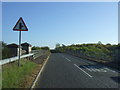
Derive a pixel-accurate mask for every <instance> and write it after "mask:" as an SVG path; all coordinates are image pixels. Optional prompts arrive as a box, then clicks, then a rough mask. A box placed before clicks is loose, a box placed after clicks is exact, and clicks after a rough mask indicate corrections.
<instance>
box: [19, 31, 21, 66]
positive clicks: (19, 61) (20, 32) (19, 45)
mask: <svg viewBox="0 0 120 90" xmlns="http://www.w3.org/2000/svg"><path fill="white" fill-rule="evenodd" d="M20 48H21V31H19V59H18V67H20Z"/></svg>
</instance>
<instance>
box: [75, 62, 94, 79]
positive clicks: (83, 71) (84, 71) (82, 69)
mask: <svg viewBox="0 0 120 90" xmlns="http://www.w3.org/2000/svg"><path fill="white" fill-rule="evenodd" d="M74 65H75V66H76V67H77V68H78V69H80V70H81V71H83V72H84V73H85V74H87V75H88V76H89V77H91V78H92V76H91V75H90V74H88V73H87V72H85V71H84V70H83V69H81V68H80V67H79V66H77V65H76V64H74Z"/></svg>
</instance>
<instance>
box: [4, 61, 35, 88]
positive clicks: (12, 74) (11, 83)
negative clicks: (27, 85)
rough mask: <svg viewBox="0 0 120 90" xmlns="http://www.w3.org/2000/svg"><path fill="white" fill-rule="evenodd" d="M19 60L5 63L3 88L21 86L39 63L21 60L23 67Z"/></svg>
mask: <svg viewBox="0 0 120 90" xmlns="http://www.w3.org/2000/svg"><path fill="white" fill-rule="evenodd" d="M17 65H18V64H17V61H16V62H13V63H10V64H7V65H4V66H3V68H2V70H3V71H2V88H20V87H21V84H22V83H23V81H25V79H26V77H27V76H28V75H30V74H32V71H33V69H34V68H36V67H37V64H36V63H34V62H31V61H28V60H21V67H18V66H17Z"/></svg>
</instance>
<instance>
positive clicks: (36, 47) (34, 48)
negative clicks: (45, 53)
mask: <svg viewBox="0 0 120 90" xmlns="http://www.w3.org/2000/svg"><path fill="white" fill-rule="evenodd" d="M40 49H42V50H50V49H49V47H47V46H46V47H38V46H33V47H32V50H40Z"/></svg>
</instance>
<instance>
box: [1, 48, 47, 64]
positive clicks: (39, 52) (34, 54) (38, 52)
mask: <svg viewBox="0 0 120 90" xmlns="http://www.w3.org/2000/svg"><path fill="white" fill-rule="evenodd" d="M45 53H47V50H33V51H32V52H31V53H30V54H25V55H22V56H20V58H25V57H30V56H32V58H33V59H36V58H37V57H39V56H41V55H44V54H45ZM16 60H18V56H16V57H11V58H7V59H3V60H0V65H3V64H7V63H10V62H13V61H16Z"/></svg>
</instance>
